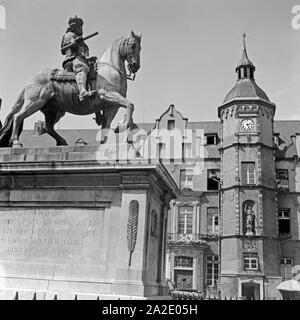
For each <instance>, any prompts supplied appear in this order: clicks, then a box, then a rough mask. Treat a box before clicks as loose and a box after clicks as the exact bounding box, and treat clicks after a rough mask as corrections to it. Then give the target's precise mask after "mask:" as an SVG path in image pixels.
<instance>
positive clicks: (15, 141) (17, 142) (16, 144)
mask: <svg viewBox="0 0 300 320" xmlns="http://www.w3.org/2000/svg"><path fill="white" fill-rule="evenodd" d="M11 147H12V148H23V145H22V143H21V142H20V141H19V140H14V141H13V142H12V144H11Z"/></svg>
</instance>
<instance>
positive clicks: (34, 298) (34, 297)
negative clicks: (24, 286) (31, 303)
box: [32, 292, 36, 300]
mask: <svg viewBox="0 0 300 320" xmlns="http://www.w3.org/2000/svg"><path fill="white" fill-rule="evenodd" d="M32 300H36V292H35V293H34V295H33V298H32Z"/></svg>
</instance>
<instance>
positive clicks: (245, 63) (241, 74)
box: [236, 32, 255, 80]
mask: <svg viewBox="0 0 300 320" xmlns="http://www.w3.org/2000/svg"><path fill="white" fill-rule="evenodd" d="M254 71H255V66H254V64H253V63H252V62H251V61H250V59H249V58H248V53H247V47H246V33H245V32H244V33H243V52H242V57H241V60H240V62H239V64H238V66H237V68H236V72H237V73H238V80H240V79H244V78H248V79H251V80H254Z"/></svg>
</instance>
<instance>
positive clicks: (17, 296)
mask: <svg viewBox="0 0 300 320" xmlns="http://www.w3.org/2000/svg"><path fill="white" fill-rule="evenodd" d="M14 300H19V292H18V291H17V292H16V294H15V297H14Z"/></svg>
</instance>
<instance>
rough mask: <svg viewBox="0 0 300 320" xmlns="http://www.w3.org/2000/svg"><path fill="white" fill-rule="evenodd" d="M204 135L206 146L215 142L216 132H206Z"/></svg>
mask: <svg viewBox="0 0 300 320" xmlns="http://www.w3.org/2000/svg"><path fill="white" fill-rule="evenodd" d="M205 136H206V145H207V146H211V145H216V144H217V134H216V133H210V134H206V135H205Z"/></svg>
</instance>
